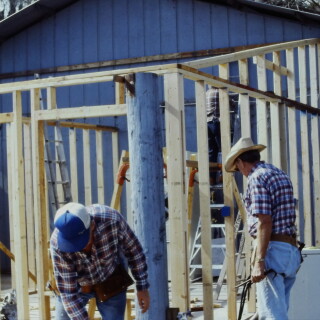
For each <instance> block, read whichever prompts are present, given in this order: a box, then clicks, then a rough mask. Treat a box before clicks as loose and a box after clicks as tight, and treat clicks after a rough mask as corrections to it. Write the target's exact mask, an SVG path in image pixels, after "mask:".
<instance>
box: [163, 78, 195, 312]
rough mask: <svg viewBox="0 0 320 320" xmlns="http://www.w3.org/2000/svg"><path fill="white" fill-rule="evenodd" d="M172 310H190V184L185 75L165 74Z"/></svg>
mask: <svg viewBox="0 0 320 320" xmlns="http://www.w3.org/2000/svg"><path fill="white" fill-rule="evenodd" d="M164 93H165V105H166V107H165V122H166V146H167V172H168V178H167V182H168V205H169V230H170V235H169V241H170V247H169V248H170V252H169V255H170V279H171V292H172V307H174V308H179V309H180V311H181V312H186V311H187V309H188V308H189V300H190V290H189V287H190V285H189V258H188V237H187V184H186V181H187V180H186V165H185V163H186V160H185V157H186V152H185V150H186V147H185V141H186V139H185V123H184V119H185V114H184V88H183V76H182V74H179V73H170V74H166V75H164Z"/></svg>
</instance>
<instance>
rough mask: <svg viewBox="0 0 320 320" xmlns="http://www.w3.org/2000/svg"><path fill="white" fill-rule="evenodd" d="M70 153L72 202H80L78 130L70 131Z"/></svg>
mask: <svg viewBox="0 0 320 320" xmlns="http://www.w3.org/2000/svg"><path fill="white" fill-rule="evenodd" d="M69 152H70V159H69V161H70V179H71V192H72V200H73V201H74V202H78V201H79V200H78V161H77V157H76V155H77V154H78V153H77V129H73V128H71V129H69Z"/></svg>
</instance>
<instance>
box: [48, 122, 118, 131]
mask: <svg viewBox="0 0 320 320" xmlns="http://www.w3.org/2000/svg"><path fill="white" fill-rule="evenodd" d="M46 123H47V125H49V126H56V125H58V124H59V126H60V127H64V128H77V129H87V130H95V131H110V132H118V131H119V129H118V128H117V127H112V126H103V125H100V124H90V123H83V122H73V121H47V122H46Z"/></svg>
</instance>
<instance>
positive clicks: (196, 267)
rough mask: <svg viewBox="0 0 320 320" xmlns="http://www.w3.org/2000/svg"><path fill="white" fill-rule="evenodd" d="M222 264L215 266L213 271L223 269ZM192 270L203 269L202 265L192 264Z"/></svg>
mask: <svg viewBox="0 0 320 320" xmlns="http://www.w3.org/2000/svg"><path fill="white" fill-rule="evenodd" d="M222 266H223V265H222V264H213V265H212V269H222ZM190 268H191V269H202V264H192V265H190Z"/></svg>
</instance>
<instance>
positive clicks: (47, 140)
mask: <svg viewBox="0 0 320 320" xmlns="http://www.w3.org/2000/svg"><path fill="white" fill-rule="evenodd" d="M45 142H48V143H52V142H55V143H56V142H59V143H62V140H60V139H58V140H51V139H45Z"/></svg>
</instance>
